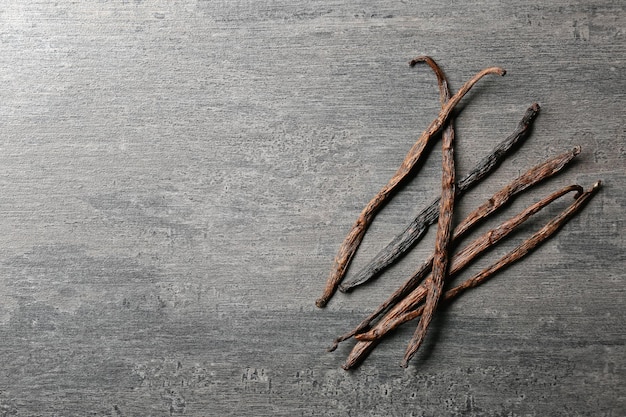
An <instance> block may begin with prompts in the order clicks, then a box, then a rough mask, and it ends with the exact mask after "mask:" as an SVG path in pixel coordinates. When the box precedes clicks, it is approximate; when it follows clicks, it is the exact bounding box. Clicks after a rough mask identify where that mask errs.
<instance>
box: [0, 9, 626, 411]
mask: <svg viewBox="0 0 626 417" xmlns="http://www.w3.org/2000/svg"><path fill="white" fill-rule="evenodd" d="M625 7H626V6H625V5H624V2H623V1H609V0H593V1H587V2H577V1H571V0H568V1H563V0H559V1H552V2H545V1H521V2H516V3H514V4H513V3H511V4H510V5H507V4H506V3H504V2H500V1H495V0H486V1H479V2H472V5H471V6H470V5H468V4H464V3H463V2H458V1H431V0H428V1H421V2H412V1H375V2H370V1H367V2H366V1H356V2H355V1H343V0H341V1H335V2H323V1H295V2H293V1H292V2H287V1H269V0H261V1H254V2H244V1H239V0H236V1H181V2H170V1H165V0H161V1H139V0H135V1H123V0H110V1H81V2H56V3H55V2H47V1H38V0H28V1H22V0H20V1H18V0H5V1H4V2H3V3H2V6H0V97H1V100H0V236H2V245H0V357H1V358H2V362H3V366H2V367H0V368H1V369H0V416H86V415H92V416H169V415H179V414H181V415H190V416H435V415H452V416H547V415H549V416H611V417H617V416H620V415H624V414H626V397H625V392H626V370H625V368H624V364H625V363H626V336H625V335H626V320H625V311H626V301H625V300H626V297H624V294H625V287H626V285H625V279H626V274H625V272H624V270H625V266H626V262H625V261H626V255H625V254H626V241H625V240H624V239H625V236H626V226H625V221H626V220H625V219H626V217H625V215H624V212H625V210H626V193H625V192H624V189H625V180H626V130H625V128H624V120H625V119H626V117H625V116H626V114H625V110H624V109H625V108H626V39H625V38H626V34H625V31H626V12H625ZM419 54H428V55H431V56H432V57H434V58H435V59H436V60H437V61H438V62H439V63H440V64H441V65H442V67H443V68H444V70H445V71H446V73H447V75H448V76H449V78H450V82H451V86H452V88H453V89H454V90H456V89H457V88H458V87H459V86H460V85H461V84H462V83H463V82H464V81H465V80H466V79H467V78H469V77H470V76H471V75H472V74H473V73H475V72H476V71H478V70H479V69H481V68H483V67H486V66H491V65H501V66H503V67H504V68H506V69H507V70H508V74H507V76H506V77H504V78H498V77H491V78H489V79H485V80H483V81H481V82H480V83H479V84H478V85H477V86H476V88H475V89H474V90H473V91H472V92H471V93H470V94H469V95H468V97H467V98H466V99H464V100H463V102H462V107H461V112H460V113H459V117H458V119H457V122H456V127H457V135H458V139H457V143H458V146H457V167H458V171H459V175H463V174H464V173H466V172H467V170H468V169H470V168H471V167H472V166H473V165H474V163H475V162H476V161H477V160H478V159H480V158H481V157H482V156H483V155H484V154H485V153H486V152H487V151H488V150H489V149H490V148H491V147H492V146H493V145H494V144H495V143H496V142H498V141H500V140H501V139H503V138H504V137H505V136H507V135H508V134H509V133H510V132H511V131H512V130H513V129H514V127H515V125H516V124H517V122H518V120H519V119H520V118H521V116H522V114H523V113H524V110H525V109H526V107H527V106H528V105H530V104H531V103H532V102H533V101H538V102H539V103H540V104H541V106H542V111H541V114H540V116H539V118H538V120H537V122H536V125H535V127H534V130H533V134H532V136H531V137H530V139H529V140H528V141H527V143H526V144H525V145H524V146H523V147H522V148H521V149H520V150H519V151H518V152H517V153H516V154H515V155H514V156H513V157H511V158H510V159H508V160H507V161H506V162H505V163H504V164H503V166H502V167H501V168H500V169H498V171H496V173H494V174H493V175H492V176H491V177H490V178H489V179H488V180H486V181H485V182H484V183H483V184H482V185H481V186H480V187H479V188H477V189H476V190H474V191H472V192H470V193H468V195H467V196H466V197H464V198H463V200H462V201H461V202H460V204H459V207H458V215H457V217H461V216H463V214H464V213H468V212H469V211H470V210H471V209H473V208H474V207H476V206H477V205H478V204H479V203H480V202H482V201H483V200H484V199H485V198H486V197H488V196H490V195H491V194H492V193H493V192H494V191H496V190H497V189H499V188H500V187H501V186H502V185H503V184H505V183H506V182H508V181H509V180H510V179H512V178H514V177H515V176H516V175H517V174H518V173H520V172H522V171H524V170H526V169H527V168H528V167H530V166H532V165H534V164H536V163H538V162H540V161H542V160H543V159H545V158H546V157H548V156H552V155H554V154H556V153H558V152H562V151H565V150H567V149H570V148H571V147H573V146H574V145H578V144H579V145H581V146H582V149H583V152H582V154H581V155H580V157H579V161H578V162H577V163H576V164H575V165H574V166H573V167H572V168H571V169H568V170H567V171H566V172H564V173H563V174H562V175H560V176H558V177H557V178H554V179H552V180H550V181H549V182H547V183H546V184H543V185H541V186H539V187H537V188H535V189H533V190H532V191H531V192H529V193H526V194H524V195H523V196H521V197H520V198H518V199H517V200H516V201H515V202H514V203H513V205H512V207H510V208H509V209H507V210H506V211H505V212H504V213H505V214H504V215H506V214H511V213H513V212H515V211H516V210H518V209H520V208H521V207H524V206H526V205H528V204H529V203H530V202H532V201H535V200H537V199H539V198H540V197H542V196H544V195H545V194H546V193H547V192H549V191H551V190H554V189H556V188H557V187H559V186H562V185H565V184H569V183H571V182H576V181H578V182H581V183H582V184H583V185H585V186H590V185H591V184H592V183H593V182H595V181H596V180H597V179H603V180H604V183H605V188H604V189H603V190H602V191H601V193H600V194H599V195H598V196H597V197H596V198H595V199H594V200H593V201H592V202H591V203H590V204H589V206H588V207H587V208H586V209H585V211H584V212H583V213H581V214H580V215H579V216H577V217H576V218H574V219H573V220H572V221H571V222H570V223H569V224H568V225H567V226H566V227H565V228H564V229H563V230H562V231H561V233H559V234H558V235H557V236H556V237H555V238H554V239H552V240H550V241H549V242H548V243H546V244H545V245H544V246H542V247H541V248H540V249H539V250H538V251H537V252H536V253H534V254H533V255H532V256H531V257H530V258H528V259H526V260H524V261H523V262H522V263H519V264H517V265H515V266H513V267H512V268H509V269H508V270H506V271H505V272H504V273H502V274H500V275H498V276H497V277H496V278H494V279H493V280H492V281H490V282H489V283H487V284H485V285H483V286H482V287H480V288H479V289H477V290H474V291H472V292H471V293H468V294H466V295H464V296H463V297H462V298H461V299H460V300H458V302H456V303H454V304H453V305H452V306H450V307H449V308H447V309H446V310H445V311H443V312H441V313H440V314H439V315H437V316H436V317H435V320H434V321H433V323H432V328H431V331H430V332H429V335H428V338H427V341H426V344H425V345H424V347H423V348H424V349H423V351H421V352H420V353H418V355H416V357H415V358H414V360H413V361H412V363H411V366H410V367H409V368H408V369H406V370H404V369H402V368H400V367H399V366H398V363H399V361H400V359H401V357H402V354H403V352H404V348H405V345H406V342H407V341H408V338H409V337H410V334H411V333H412V330H413V329H412V326H406V327H405V328H403V329H401V330H400V331H398V332H397V333H395V334H394V335H393V336H392V337H390V338H389V340H388V341H386V342H384V343H382V344H381V345H379V346H378V348H377V349H376V350H375V351H374V353H373V354H372V355H371V356H370V357H369V358H368V360H367V361H366V362H365V364H364V365H363V366H362V367H361V368H359V369H358V370H356V371H354V372H345V371H343V370H341V369H340V364H341V363H342V362H343V360H344V358H345V356H346V354H347V353H348V351H349V349H350V346H351V344H350V342H348V343H346V344H345V345H343V346H340V348H339V349H338V350H337V351H336V352H334V353H326V352H325V347H326V346H328V345H329V343H330V341H331V340H332V339H333V338H334V337H335V336H336V335H338V334H340V333H342V332H344V331H346V330H347V329H349V328H350V327H351V326H352V325H354V324H356V323H357V322H358V321H360V319H361V318H362V317H364V316H365V315H366V314H367V313H369V312H370V311H371V310H372V309H373V308H374V307H375V306H376V305H377V304H378V303H379V302H380V301H382V300H383V299H384V298H385V297H386V295H387V294H389V293H390V292H391V291H392V290H393V289H394V288H395V287H396V286H398V285H399V284H400V282H402V281H403V280H404V278H405V277H406V275H407V274H409V273H410V272H411V271H412V270H413V269H414V268H415V267H416V265H419V263H420V262H421V261H422V260H423V259H424V257H425V256H427V255H428V254H429V253H430V252H431V251H432V244H433V240H434V239H433V233H432V232H431V233H429V234H428V235H427V237H426V239H425V240H424V241H423V243H422V244H421V245H419V246H418V247H416V248H415V250H414V251H413V252H411V254H409V256H407V257H406V258H405V259H403V261H402V262H401V263H400V264H398V265H397V266H395V267H394V268H392V269H391V270H389V271H388V272H387V273H386V274H385V275H383V276H382V277H381V278H380V279H379V280H378V281H377V282H375V283H374V284H373V285H370V286H369V287H367V288H364V289H363V290H361V291H356V292H355V293H354V294H351V295H349V296H346V295H343V294H339V295H338V296H336V297H335V298H334V299H333V300H332V301H331V303H330V304H329V306H328V307H327V308H326V309H323V310H320V309H317V308H316V307H315V306H314V301H315V299H316V298H317V297H318V296H319V295H320V294H321V289H322V287H323V284H324V281H325V279H326V277H327V274H328V272H329V270H330V266H331V263H332V259H333V257H334V255H335V251H336V250H337V248H338V246H339V244H340V242H341V241H342V239H343V237H344V234H345V233H346V232H347V230H348V229H349V227H350V226H351V224H352V222H353V221H354V220H355V219H356V217H357V215H358V213H359V211H360V210H361V208H362V207H363V206H364V205H365V203H366V202H367V201H368V200H369V198H371V197H372V196H373V195H374V193H375V192H376V191H378V189H379V188H380V187H381V186H382V185H383V184H384V183H385V182H386V181H387V179H388V178H389V177H390V176H391V175H392V174H393V172H394V171H395V169H396V167H397V166H398V165H399V163H400V161H401V160H402V158H403V157H404V154H405V153H406V151H407V150H408V148H409V147H410V146H411V144H412V143H413V141H414V140H415V139H416V138H417V136H418V134H419V133H420V132H421V131H422V130H423V129H424V128H425V127H426V126H427V124H428V123H429V122H430V120H431V119H432V118H433V117H434V116H435V115H436V113H437V109H438V107H439V101H438V92H437V88H436V82H435V79H434V76H433V74H432V73H431V72H430V71H428V70H427V69H426V68H409V66H408V64H407V63H408V60H409V59H410V58H412V57H414V56H416V55H419ZM440 159H441V153H440V151H439V147H438V146H437V145H436V146H434V148H433V150H432V152H431V154H430V157H429V158H428V160H427V161H426V162H425V163H424V164H423V166H422V167H421V169H420V170H419V173H418V174H419V175H418V176H417V177H416V179H415V180H413V181H411V182H410V183H409V184H408V185H407V186H406V187H404V188H403V190H402V191H401V192H400V193H399V194H398V195H396V197H395V199H394V200H393V201H392V203H391V204H389V205H388V206H387V207H386V208H385V209H384V210H383V211H382V212H381V213H380V215H379V216H378V217H377V219H376V221H375V222H374V224H373V225H372V227H371V229H370V231H369V232H368V234H367V236H366V238H365V241H364V242H363V245H362V247H361V249H360V251H359V252H358V254H357V256H356V257H355V260H354V265H353V267H354V268H355V269H356V268H359V267H360V266H363V265H364V264H365V262H366V261H367V260H368V258H369V257H370V256H372V255H373V254H375V253H376V252H377V251H378V250H379V249H380V248H382V247H383V246H384V244H385V243H386V242H387V241H388V240H389V239H391V238H392V237H393V236H394V235H395V234H396V233H397V232H399V231H401V230H402V229H403V228H404V226H405V225H406V223H407V222H408V221H409V219H410V217H411V216H412V215H414V214H415V213H417V212H418V211H419V210H420V209H421V208H422V207H423V205H424V204H427V203H428V202H430V201H431V200H432V198H433V197H435V196H436V194H437V192H438V191H437V190H438V187H439V183H440V167H439V165H440ZM566 204H567V202H559V203H557V204H556V205H555V206H554V207H552V208H550V209H548V210H547V211H546V213H543V214H542V215H540V216H538V218H537V219H536V220H533V221H531V222H530V224H529V225H528V226H527V227H525V228H524V229H523V230H522V231H521V232H520V233H519V234H517V235H516V236H515V237H514V238H512V239H510V240H509V241H507V242H506V243H505V244H504V245H503V246H501V247H499V248H498V249H496V250H495V251H494V252H493V253H491V254H490V255H489V256H488V257H486V258H485V259H484V260H481V261H479V262H478V263H477V264H476V265H475V266H474V270H477V269H478V268H480V266H481V265H486V264H487V263H488V262H489V261H490V260H493V259H495V256H497V255H498V254H500V253H502V252H503V251H504V250H506V249H507V248H511V247H512V246H513V245H514V244H515V243H516V242H519V241H520V240H521V239H522V238H523V237H524V236H526V235H528V233H530V232H531V231H532V230H535V229H536V228H537V227H539V225H541V224H543V222H545V221H546V220H547V219H548V217H549V215H551V214H554V213H556V212H557V211H558V210H560V209H561V208H563V207H564V206H565V205H566ZM502 216H503V215H501V216H500V217H499V219H502ZM495 221H496V220H493V221H491V222H490V223H489V224H494V222H495ZM481 230H482V229H481ZM350 272H352V273H353V272H354V270H351V271H350ZM350 272H349V273H350Z"/></svg>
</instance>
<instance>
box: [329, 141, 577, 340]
mask: <svg viewBox="0 0 626 417" xmlns="http://www.w3.org/2000/svg"><path fill="white" fill-rule="evenodd" d="M579 153H580V147H578V146H577V147H575V148H574V149H572V150H571V151H569V152H565V153H563V154H560V155H557V156H555V157H553V158H550V159H548V160H547V161H545V162H543V163H541V164H539V165H536V166H535V167H533V168H531V169H529V170H528V171H526V172H525V173H524V174H522V175H520V176H519V177H517V178H516V179H515V180H513V181H512V182H511V183H509V184H508V185H507V186H505V187H504V188H502V189H501V190H500V191H498V192H497V193H496V194H494V195H493V196H492V197H491V198H490V199H489V200H487V202H485V203H484V204H482V205H481V206H480V207H478V208H477V209H476V210H474V211H473V212H472V213H470V214H469V215H468V216H467V217H466V218H465V219H464V220H463V221H462V222H461V223H460V224H459V225H458V226H457V227H456V228H455V231H454V237H453V242H454V241H458V239H459V238H460V237H462V235H463V234H464V233H466V232H467V231H468V230H470V229H471V227H472V226H474V225H476V224H477V223H478V222H479V221H480V220H483V219H485V218H487V217H488V216H489V215H490V214H492V213H493V212H494V211H496V210H497V209H498V208H500V207H502V206H503V205H505V204H506V203H508V202H509V201H510V200H511V199H512V198H513V197H514V196H515V195H517V194H519V193H520V192H521V191H523V190H525V189H527V188H529V187H531V186H533V185H535V184H537V183H539V182H540V181H543V180H544V179H546V178H549V177H550V176H552V175H554V174H556V173H558V172H559V171H561V170H562V169H563V168H564V167H565V166H566V165H567V164H568V163H569V162H571V161H572V160H573V159H574V158H575V157H576V156H577V155H578V154H579ZM432 261H433V258H432V257H431V258H430V259H428V260H427V261H426V262H425V263H424V264H423V265H422V266H421V267H420V268H419V269H418V270H417V271H416V272H415V273H414V274H413V275H412V276H411V277H410V278H409V279H408V280H407V281H406V282H405V283H404V284H403V285H402V286H401V287H400V288H398V289H397V290H396V291H395V292H394V293H393V294H391V296H390V297H389V298H388V299H387V300H386V301H385V302H383V303H382V304H381V305H380V306H378V308H377V309H376V310H375V311H374V312H373V313H372V314H370V315H369V316H368V317H366V318H365V319H364V320H363V321H361V323H359V324H358V325H357V326H356V327H355V328H354V329H352V330H351V331H349V332H348V333H345V334H343V335H341V336H339V337H338V338H336V339H335V340H334V341H333V345H332V346H331V347H329V348H328V350H329V351H333V350H335V349H336V348H337V345H338V344H339V343H341V342H343V341H344V340H347V339H349V338H351V337H353V336H355V335H356V334H358V333H362V332H364V331H366V330H367V329H368V328H369V327H370V325H371V324H372V322H373V321H374V320H376V318H377V317H379V316H381V315H382V314H384V313H385V311H387V310H388V309H390V308H391V307H393V306H394V305H395V304H396V303H398V302H399V301H400V300H402V299H403V298H404V297H406V296H407V294H409V293H410V292H411V291H413V290H414V289H415V288H416V287H417V286H418V285H419V284H420V282H421V281H422V279H423V278H424V277H426V275H427V274H428V273H429V272H430V270H431V267H432Z"/></svg>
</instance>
